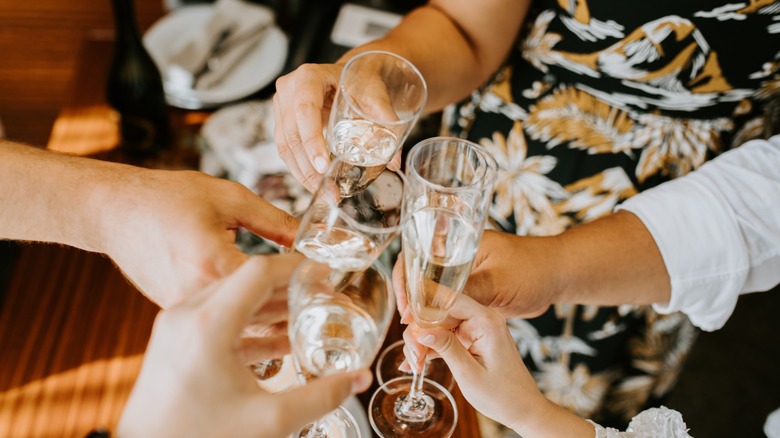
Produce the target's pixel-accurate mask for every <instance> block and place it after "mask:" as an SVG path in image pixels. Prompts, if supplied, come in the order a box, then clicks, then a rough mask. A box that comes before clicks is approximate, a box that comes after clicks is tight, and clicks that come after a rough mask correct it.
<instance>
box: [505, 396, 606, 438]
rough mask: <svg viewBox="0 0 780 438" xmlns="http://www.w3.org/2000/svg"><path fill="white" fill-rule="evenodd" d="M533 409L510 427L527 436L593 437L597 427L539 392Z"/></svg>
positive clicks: (556, 437) (526, 437)
mask: <svg viewBox="0 0 780 438" xmlns="http://www.w3.org/2000/svg"><path fill="white" fill-rule="evenodd" d="M539 396H540V397H539V398H538V399H535V401H534V402H533V403H534V405H533V406H534V407H533V409H529V410H528V411H527V413H526V414H524V418H523V419H521V420H524V421H517V422H515V423H514V424H513V425H511V426H510V427H511V428H512V430H514V431H515V432H517V433H518V434H519V435H520V436H523V437H525V438H535V437H544V438H558V437H560V438H581V437H582V438H585V437H587V438H591V437H593V436H595V428H594V426H593V425H592V424H590V423H588V422H587V421H586V420H584V419H582V418H580V417H578V416H577V415H575V414H573V413H571V412H569V411H568V410H566V409H564V408H562V407H560V406H558V405H557V404H555V403H553V402H551V401H550V400H548V399H547V398H546V397H544V395H542V394H541V393H539Z"/></svg>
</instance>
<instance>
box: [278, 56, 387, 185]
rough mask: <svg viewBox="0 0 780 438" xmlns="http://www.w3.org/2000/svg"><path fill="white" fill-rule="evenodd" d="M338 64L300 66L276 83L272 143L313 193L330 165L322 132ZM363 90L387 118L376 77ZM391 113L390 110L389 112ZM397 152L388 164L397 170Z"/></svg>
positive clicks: (384, 95)
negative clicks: (377, 103) (375, 97)
mask: <svg viewBox="0 0 780 438" xmlns="http://www.w3.org/2000/svg"><path fill="white" fill-rule="evenodd" d="M342 68H343V65H342V64H303V65H301V66H300V67H298V68H297V69H296V70H295V71H293V72H291V73H289V74H287V75H285V76H282V77H281V78H279V79H277V81H276V94H275V95H274V98H273V104H274V120H275V123H274V140H275V142H276V147H277V148H278V150H279V155H280V156H281V157H282V160H284V162H285V164H287V167H288V169H289V170H290V173H291V174H292V175H293V176H294V177H295V179H297V180H298V181H300V182H301V183H302V184H303V185H304V186H305V187H306V188H307V189H308V190H309V191H310V192H314V191H315V190H317V186H318V185H319V182H320V178H321V177H322V174H323V173H324V172H325V170H326V169H327V167H328V163H329V162H330V158H329V154H330V152H329V149H328V145H327V142H326V140H325V137H324V136H323V131H324V129H325V127H327V125H328V118H329V117H330V111H331V105H332V104H333V99H334V98H335V96H336V90H337V89H338V87H339V79H340V77H341V71H342ZM367 79H368V80H367V81H366V82H367V85H366V86H365V87H364V88H365V90H366V93H367V94H368V95H371V96H380V97H378V98H377V99H376V100H377V101H378V102H381V103H384V104H385V105H381V104H380V105H378V106H377V108H378V109H377V110H376V111H378V112H379V113H380V114H382V115H384V116H385V117H387V115H386V113H387V112H388V111H389V110H388V109H387V107H388V105H389V104H387V102H386V100H387V90H386V89H385V88H384V85H383V84H381V80H380V78H379V76H378V75H377V76H376V77H373V76H372V77H370V78H367ZM390 113H392V111H390ZM400 163H401V151H400V149H399V151H398V153H396V155H395V156H394V157H393V159H392V160H391V161H390V163H389V164H388V167H389V168H390V169H393V170H396V169H399V168H400Z"/></svg>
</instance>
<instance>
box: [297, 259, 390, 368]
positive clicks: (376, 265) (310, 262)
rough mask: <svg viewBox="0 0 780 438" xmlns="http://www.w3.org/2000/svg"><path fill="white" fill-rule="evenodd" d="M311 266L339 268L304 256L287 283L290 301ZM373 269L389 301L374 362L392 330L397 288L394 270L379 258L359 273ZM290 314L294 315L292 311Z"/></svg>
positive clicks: (383, 317) (328, 268)
mask: <svg viewBox="0 0 780 438" xmlns="http://www.w3.org/2000/svg"><path fill="white" fill-rule="evenodd" d="M309 266H314V267H323V268H325V269H327V270H328V271H329V272H330V271H336V270H337V269H335V268H333V267H331V266H330V265H329V264H327V263H323V262H319V261H317V260H314V259H310V258H308V257H304V258H303V260H301V261H300V262H298V265H297V266H296V267H295V270H294V271H293V273H292V275H291V277H290V281H289V282H288V285H287V300H288V303H289V300H290V297H291V295H292V294H293V293H294V292H293V291H295V293H300V292H299V290H298V289H296V288H295V287H293V286H294V285H296V284H297V283H299V281H298V278H299V277H301V275H302V272H303V271H304V269H307V268H308V267H309ZM371 269H373V270H374V271H376V273H377V274H378V275H379V277H380V278H381V279H382V281H383V282H384V284H385V289H386V290H385V293H386V295H387V303H388V305H387V311H386V312H385V313H386V314H383V315H382V321H381V323H382V325H383V327H384V329H383V331H382V336H381V338H382V341H381V342H380V343H379V345H377V350H376V352H374V358H372V362H373V359H375V358H376V355H377V354H378V353H379V351H380V350H381V349H382V345H383V344H384V339H385V338H386V337H387V333H388V332H389V330H390V325H391V324H392V319H393V315H394V314H395V312H396V308H397V307H396V302H395V289H394V288H393V274H392V272H391V271H390V270H388V268H386V267H385V266H384V264H383V263H382V262H381V261H380V260H379V259H378V258H377V259H375V260H374V261H372V262H371V264H370V265H368V266H367V267H366V268H364V269H362V270H361V271H359V273H360V274H363V273H365V272H366V271H368V270H371ZM356 279H357V277H354V278H352V282H354V281H355V280H356ZM289 306H290V305H289V304H288V307H289ZM291 310H292V309H291ZM290 314H291V315H292V312H290ZM376 322H380V321H376ZM290 328H292V325H288V336H289V329H290ZM292 356H293V360H296V359H295V357H294V356H295V354H294V353H292Z"/></svg>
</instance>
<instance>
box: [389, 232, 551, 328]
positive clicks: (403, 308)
mask: <svg viewBox="0 0 780 438" xmlns="http://www.w3.org/2000/svg"><path fill="white" fill-rule="evenodd" d="M555 245H557V241H555V240H554V238H551V237H542V238H540V237H519V236H515V235H513V234H509V233H502V232H498V231H490V230H486V231H485V233H484V234H483V236H482V240H481V242H480V244H479V250H478V251H477V254H476V256H475V257H474V262H473V264H472V265H471V274H470V275H469V279H468V282H467V283H466V286H465V287H464V289H463V293H464V294H466V295H468V296H470V297H471V298H473V299H474V300H476V301H477V302H478V303H480V304H482V305H485V306H488V307H491V308H493V309H495V310H497V311H498V312H499V313H501V314H502V315H504V317H506V318H509V317H518V316H519V317H526V318H530V317H534V316H538V315H541V314H542V313H544V312H545V311H546V310H547V308H548V307H549V306H550V305H551V304H552V303H554V302H555V300H556V298H557V296H558V293H559V290H560V286H559V282H560V281H561V280H560V278H559V276H558V275H556V273H555V271H554V270H553V269H554V266H555V258H554V257H552V256H551V253H548V252H547V251H546V250H548V249H549V250H552V249H554V248H555ZM393 286H394V290H395V294H396V302H397V304H398V312H399V313H400V314H401V322H402V323H404V324H409V323H411V322H413V318H412V315H411V312H410V311H409V310H408V301H407V297H406V282H405V279H404V261H403V253H402V254H401V255H399V257H398V261H397V262H396V264H395V266H394V267H393ZM451 317H452V315H451V314H450V320H449V321H447V322H445V324H443V325H442V326H443V327H445V328H450V327H454V326H455V325H457V323H458V321H456V320H455V319H452V318H451Z"/></svg>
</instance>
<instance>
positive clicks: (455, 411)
mask: <svg viewBox="0 0 780 438" xmlns="http://www.w3.org/2000/svg"><path fill="white" fill-rule="evenodd" d="M420 377H421V378H422V379H423V383H424V384H430V385H433V386H434V387H435V388H436V389H438V390H439V391H441V392H442V394H444V396H445V397H446V398H447V399H448V400H449V401H450V403H452V406H453V423H452V426H451V427H450V429H449V431H448V434H447V435H444V436H447V437H450V436H452V434H453V432H454V431H455V428H456V427H457V425H458V404H457V403H456V402H455V397H453V396H452V393H450V392H449V391H448V390H447V388H445V387H444V386H442V385H441V384H440V383H438V382H434V381H433V380H431V379H427V378H425V376H420ZM412 379H413V377H412V376H400V377H394V378H392V379H390V380H388V381H386V382H385V383H383V384H382V385H380V386H379V388H377V389H376V391H374V393H373V394H372V395H371V400H370V401H369V402H368V420H369V422H370V423H371V428H372V429H374V432H375V433H376V434H377V435H379V436H380V437H383V435H382V433H381V431H379V430H377V429H379V426H378V425H377V424H376V423H375V420H374V416H373V415H372V412H373V406H374V400H375V399H376V396H377V394H379V393H380V392H381V391H386V388H387V387H389V386H391V385H393V384H396V383H399V382H400V381H402V380H409V387H410V388H411V386H412ZM423 392H424V391H423ZM401 394H402V395H403V394H408V392H403V391H402V392H401Z"/></svg>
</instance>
